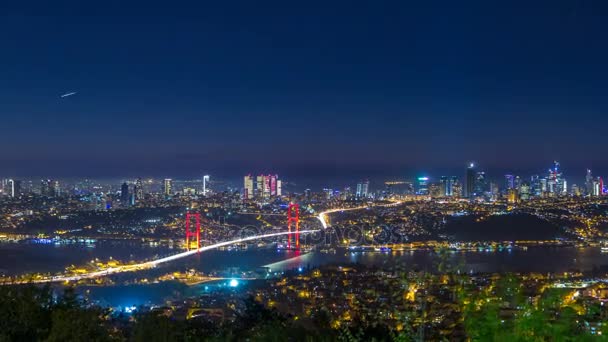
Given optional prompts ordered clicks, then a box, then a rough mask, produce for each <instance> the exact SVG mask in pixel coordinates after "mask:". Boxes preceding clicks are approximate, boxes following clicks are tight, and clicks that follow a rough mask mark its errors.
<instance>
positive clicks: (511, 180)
mask: <svg viewBox="0 0 608 342" xmlns="http://www.w3.org/2000/svg"><path fill="white" fill-rule="evenodd" d="M509 189H515V176H513V175H505V190H507V192H508V191H509Z"/></svg>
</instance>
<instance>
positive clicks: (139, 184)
mask: <svg viewBox="0 0 608 342" xmlns="http://www.w3.org/2000/svg"><path fill="white" fill-rule="evenodd" d="M133 194H135V200H136V201H142V200H143V199H144V182H143V181H142V180H141V178H137V180H136V181H135V187H134V188H133Z"/></svg>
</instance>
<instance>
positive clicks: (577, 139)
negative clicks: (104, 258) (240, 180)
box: [0, 0, 608, 177]
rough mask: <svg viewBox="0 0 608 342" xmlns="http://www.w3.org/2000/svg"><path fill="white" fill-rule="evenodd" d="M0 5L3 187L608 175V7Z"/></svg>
mask: <svg viewBox="0 0 608 342" xmlns="http://www.w3.org/2000/svg"><path fill="white" fill-rule="evenodd" d="M6 3H7V2H2V4H0V43H1V44H2V46H1V48H0V116H1V120H2V124H1V127H2V132H1V134H0V174H10V175H50V176H51V175H58V176H76V175H91V176H95V175H138V174H142V175H167V174H170V175H193V174H199V173H201V172H215V173H216V174H217V173H220V174H221V173H226V174H241V173H244V172H248V171H253V172H256V171H277V172H282V173H288V174H291V175H293V176H302V175H308V174H314V175H319V176H323V175H327V176H328V177H329V176H335V175H336V174H353V175H354V174H357V175H359V174H361V175H363V174H370V176H373V175H380V174H386V175H389V174H390V175H399V174H407V173H415V172H418V170H428V171H431V172H432V171H433V170H441V171H436V172H443V170H462V169H463V168H464V165H465V164H466V162H467V161H469V160H476V161H478V162H479V163H480V165H482V166H483V167H485V168H486V169H490V170H503V169H504V170H505V171H518V170H522V172H523V171H524V170H525V171H527V170H538V169H545V168H546V167H548V166H549V165H550V163H551V161H552V160H553V159H559V160H560V161H561V162H562V165H563V166H564V168H565V169H566V170H571V172H576V173H580V176H581V177H582V175H583V173H584V168H585V167H593V168H594V169H597V170H607V171H608V162H607V161H606V158H605V153H606V146H607V144H606V143H605V142H604V138H603V132H604V131H605V130H606V124H607V123H608V118H607V117H606V113H607V110H608V97H607V94H608V93H607V91H608V86H607V84H608V63H607V61H608V44H607V43H606V42H607V34H608V21H607V20H606V17H607V15H608V8H607V6H606V5H605V3H606V1H601V0H600V1H559V0H553V1H487V0H485V1H394V2H392V1H390V2H383V1H361V2H358V1H321V2H313V1H298V2H296V1H277V2H264V1H261V2H259V1H243V2H233V1H226V2H223V1H213V2H203V1H200V2H192V3H185V2H169V1H165V2H163V3H159V4H156V3H154V2H139V3H138V2H132V1H120V2H106V1H79V2H74V3H70V4H66V3H61V2H59V3H58V2H50V1H39V2H27V1H24V2H15V1H13V2H12V4H6ZM70 91H76V92H78V94H76V95H74V96H71V97H67V98H63V99H61V98H59V96H60V95H61V94H62V93H65V92H70ZM497 172H498V171H497ZM501 172H502V171H501ZM503 173H504V172H503Z"/></svg>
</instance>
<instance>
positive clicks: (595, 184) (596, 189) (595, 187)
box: [591, 177, 601, 197]
mask: <svg viewBox="0 0 608 342" xmlns="http://www.w3.org/2000/svg"><path fill="white" fill-rule="evenodd" d="M599 180H600V178H599V177H598V178H596V179H594V180H593V191H592V192H591V196H593V197H597V196H599V195H600V194H601V190H600V181H599Z"/></svg>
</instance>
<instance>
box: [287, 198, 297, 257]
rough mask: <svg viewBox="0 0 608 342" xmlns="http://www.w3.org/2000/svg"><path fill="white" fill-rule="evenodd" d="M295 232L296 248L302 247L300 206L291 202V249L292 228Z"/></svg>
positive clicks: (288, 229) (289, 239)
mask: <svg viewBox="0 0 608 342" xmlns="http://www.w3.org/2000/svg"><path fill="white" fill-rule="evenodd" d="M292 227H293V229H294V233H295V249H300V206H299V205H298V204H295V203H289V207H287V231H288V234H287V249H291V231H292V230H291V229H292Z"/></svg>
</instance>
